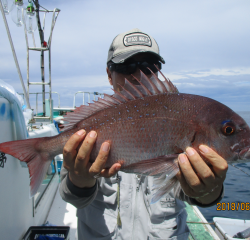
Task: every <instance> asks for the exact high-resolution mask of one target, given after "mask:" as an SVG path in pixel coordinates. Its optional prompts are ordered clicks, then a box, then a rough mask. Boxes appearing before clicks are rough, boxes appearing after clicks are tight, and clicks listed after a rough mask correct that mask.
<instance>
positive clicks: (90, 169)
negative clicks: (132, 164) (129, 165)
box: [63, 130, 121, 188]
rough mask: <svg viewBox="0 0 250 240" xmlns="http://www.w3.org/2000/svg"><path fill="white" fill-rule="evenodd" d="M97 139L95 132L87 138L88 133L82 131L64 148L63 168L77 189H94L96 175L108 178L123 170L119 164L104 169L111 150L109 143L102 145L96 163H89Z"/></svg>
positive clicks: (73, 136)
mask: <svg viewBox="0 0 250 240" xmlns="http://www.w3.org/2000/svg"><path fill="white" fill-rule="evenodd" d="M96 137H97V134H96V132H95V131H91V132H89V133H88V135H87V136H86V131H85V130H80V131H78V132H76V133H75V134H74V135H72V136H71V138H70V139H69V140H68V142H67V143H66V144H65V146H64V148H63V159H64V161H63V166H64V168H65V169H67V170H68V172H69V179H70V181H71V182H72V183H73V184H74V185H75V186H77V187H80V188H90V187H93V186H94V185H95V183H96V178H95V176H96V175H98V177H107V178H108V177H111V176H113V175H115V174H116V173H117V172H118V171H119V169H120V168H121V165H120V164H119V163H115V164H114V165H113V166H112V167H111V168H109V169H103V168H104V166H105V163H106V161H107V158H108V154H109V150H110V145H109V143H108V142H104V143H103V144H102V146H101V149H100V151H99V154H98V156H97V158H96V160H95V162H94V163H90V162H89V158H90V153H91V151H92V149H93V146H94V143H95V141H96ZM78 149H79V150H78Z"/></svg>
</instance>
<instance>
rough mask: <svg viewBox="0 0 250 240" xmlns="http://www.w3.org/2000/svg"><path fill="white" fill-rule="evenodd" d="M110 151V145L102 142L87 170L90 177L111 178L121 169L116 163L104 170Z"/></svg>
mask: <svg viewBox="0 0 250 240" xmlns="http://www.w3.org/2000/svg"><path fill="white" fill-rule="evenodd" d="M109 150H110V145H109V143H108V142H104V143H103V144H102V146H101V149H100V151H99V154H98V156H97V158H96V160H95V162H94V163H93V164H92V166H91V167H90V169H89V173H90V175H91V176H93V177H94V176H98V177H107V178H108V177H111V176H113V175H115V174H116V173H117V172H118V171H119V169H120V168H121V164H119V163H116V164H114V165H113V166H111V168H107V169H104V167H105V164H106V161H107V159H108V154H109Z"/></svg>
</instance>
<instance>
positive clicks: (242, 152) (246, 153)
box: [238, 146, 250, 160]
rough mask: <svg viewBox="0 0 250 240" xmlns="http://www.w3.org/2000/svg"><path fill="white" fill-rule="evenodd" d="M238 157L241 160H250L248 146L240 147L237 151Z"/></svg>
mask: <svg viewBox="0 0 250 240" xmlns="http://www.w3.org/2000/svg"><path fill="white" fill-rule="evenodd" d="M238 156H239V159H241V160H250V147H249V146H248V147H245V148H243V149H241V150H240V151H239V153H238Z"/></svg>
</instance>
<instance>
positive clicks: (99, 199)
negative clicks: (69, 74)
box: [60, 29, 228, 240]
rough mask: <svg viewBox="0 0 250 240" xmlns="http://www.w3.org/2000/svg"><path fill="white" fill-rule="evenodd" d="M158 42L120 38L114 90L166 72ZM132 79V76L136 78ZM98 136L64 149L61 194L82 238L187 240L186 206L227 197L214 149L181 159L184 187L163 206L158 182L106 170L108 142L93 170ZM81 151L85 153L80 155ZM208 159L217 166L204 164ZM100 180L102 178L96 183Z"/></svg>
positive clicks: (141, 36)
mask: <svg viewBox="0 0 250 240" xmlns="http://www.w3.org/2000/svg"><path fill="white" fill-rule="evenodd" d="M160 62H161V63H164V59H163V58H162V57H161V56H160V55H159V48H158V45H157V43H156V41H155V40H154V39H153V38H152V37H151V36H150V35H148V34H145V33H143V32H141V31H140V30H139V29H133V30H131V31H128V32H126V33H122V34H119V35H118V36H117V37H116V38H115V39H114V40H113V42H112V44H111V46H110V49H109V53H108V61H107V66H108V67H107V74H108V79H109V82H110V84H111V85H113V87H114V89H115V90H116V91H120V90H121V89H120V85H121V86H123V85H124V79H125V78H126V79H128V80H129V81H130V82H131V83H133V84H135V85H136V84H138V82H137V81H136V80H135V78H134V77H136V78H138V79H140V69H141V70H142V71H144V73H145V74H147V75H148V76H149V77H150V76H151V73H150V72H148V71H147V68H146V67H147V66H151V68H152V69H153V71H155V72H156V71H157V70H156V69H155V68H154V63H155V64H157V65H158V67H161V63H160ZM131 74H132V75H131ZM96 138H97V134H96V132H94V131H91V132H90V133H88V134H87V135H86V132H85V131H84V130H80V131H78V132H77V133H76V134H74V135H73V136H72V137H71V138H70V139H69V141H68V142H67V143H66V145H65V147H64V163H63V166H64V168H62V170H61V185H60V193H61V196H62V198H63V199H64V200H65V201H67V202H69V203H71V204H73V205H74V206H76V207H77V217H78V239H79V240H84V239H88V240H89V239H91V240H93V239H126V240H130V239H135V240H146V239H187V238H188V234H189V230H188V227H187V225H186V217H187V214H186V211H185V209H184V208H185V204H184V203H183V201H187V202H189V203H190V204H195V205H198V206H202V207H208V206H211V205H213V204H216V203H217V202H218V201H220V200H221V198H222V196H223V181H224V179H225V177H226V171H227V167H228V166H227V162H226V161H225V160H224V159H223V158H221V157H220V156H219V155H217V154H216V153H215V152H214V151H213V150H212V149H210V148H208V147H206V146H203V145H202V146H200V148H199V150H200V153H197V152H196V151H195V150H194V149H193V148H190V147H188V148H187V149H186V154H180V155H179V158H178V161H179V166H180V169H181V171H180V172H179V173H178V174H177V178H178V180H179V182H180V184H178V185H177V186H176V187H175V188H174V189H173V190H171V191H170V192H169V193H167V194H166V195H165V196H164V197H162V198H161V199H160V200H159V201H158V202H156V203H154V204H150V202H151V199H152V188H153V184H154V178H153V177H145V176H139V175H135V174H127V173H123V172H119V173H118V171H119V169H120V167H121V165H120V164H119V163H116V164H114V165H113V166H112V167H111V168H109V169H103V167H104V165H105V162H106V160H107V157H108V153H109V150H110V146H109V143H108V142H104V143H103V144H102V146H101V149H100V152H99V155H98V157H97V158H96V159H95V162H94V163H93V164H92V165H91V164H90V163H89V156H90V153H91V150H92V148H93V145H94V143H95V140H96ZM78 149H79V150H78ZM201 156H203V157H205V158H206V159H207V160H208V161H209V162H210V163H211V165H212V167H211V168H210V167H208V165H207V164H206V163H205V162H204V161H203V159H202V158H201ZM96 176H98V177H99V178H95V177H96Z"/></svg>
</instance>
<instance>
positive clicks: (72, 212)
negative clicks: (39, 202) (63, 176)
mask: <svg viewBox="0 0 250 240" xmlns="http://www.w3.org/2000/svg"><path fill="white" fill-rule="evenodd" d="M46 221H48V222H49V223H50V224H53V225H56V226H69V227H70V239H71V240H75V239H76V240H77V237H76V229H77V217H76V208H75V207H74V206H73V205H71V204H69V203H66V202H65V201H63V200H62V198H61V196H60V193H59V187H58V189H57V192H56V195H55V198H54V201H53V204H52V206H51V209H50V212H49V214H48V217H47V220H46Z"/></svg>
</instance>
